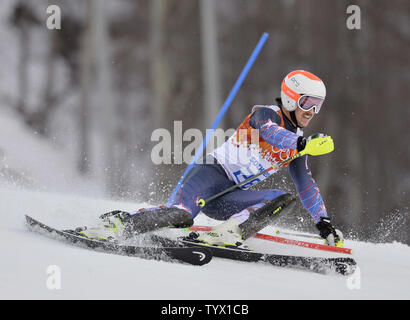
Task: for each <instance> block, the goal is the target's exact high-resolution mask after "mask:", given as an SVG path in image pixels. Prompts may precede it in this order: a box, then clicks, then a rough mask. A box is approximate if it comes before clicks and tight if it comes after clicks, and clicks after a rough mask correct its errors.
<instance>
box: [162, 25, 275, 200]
mask: <svg viewBox="0 0 410 320" xmlns="http://www.w3.org/2000/svg"><path fill="white" fill-rule="evenodd" d="M268 37H269V35H268V34H267V33H266V32H264V33H263V34H262V36H261V38H260V40H259V42H258V43H257V45H256V47H255V49H254V50H253V52H252V54H251V56H250V57H249V59H248V62H247V63H246V65H245V67H244V68H243V70H242V72H241V73H240V75H239V77H238V79H237V80H236V82H235V84H234V86H233V87H232V89H231V91H230V93H229V95H228V97H227V98H226V100H225V102H224V104H223V106H222V108H221V111H219V114H218V116H217V117H216V119H215V121H214V123H213V124H212V127H211V130H210V131H209V132H208V133H207V134H206V136H205V139H204V141H203V143H202V145H201V147H200V148H199V149H198V150H197V151H196V152H195V156H194V158H193V159H192V161H191V163H190V164H189V166H188V167H187V168H186V170H185V172H184V173H183V175H182V177H181V178H180V179H179V182H178V184H177V186H176V187H175V189H174V191H173V192H172V194H171V197H170V198H169V199H168V202H167V205H171V204H172V202H173V201H174V199H175V196H176V194H177V192H178V190H179V189H180V188H181V185H182V182H183V180H184V177H185V176H186V175H187V174H188V172H189V171H190V170H191V169H192V168H193V166H194V165H195V163H196V162H197V160H198V159H199V157H200V156H201V155H202V152H203V151H204V149H205V147H206V145H207V144H208V140H209V138H210V133H211V132H213V131H214V130H215V128H216V127H217V126H218V124H219V122H220V121H221V120H222V118H223V116H224V115H225V113H226V111H227V110H228V109H229V107H230V105H231V103H232V101H233V99H234V98H235V96H236V94H237V92H238V91H239V88H240V87H241V85H242V83H243V82H244V80H245V78H246V76H247V74H248V72H249V70H250V69H251V68H252V65H253V64H254V62H255V60H256V58H257V57H258V55H259V53H260V52H261V50H262V48H263V46H264V45H265V42H266V40H267V39H268Z"/></svg>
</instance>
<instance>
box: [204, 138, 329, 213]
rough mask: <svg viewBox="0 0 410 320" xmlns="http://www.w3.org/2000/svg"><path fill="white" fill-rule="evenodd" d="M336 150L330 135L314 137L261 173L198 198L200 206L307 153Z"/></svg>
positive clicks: (323, 152)
mask: <svg viewBox="0 0 410 320" xmlns="http://www.w3.org/2000/svg"><path fill="white" fill-rule="evenodd" d="M333 150H334V144H333V139H332V138H331V137H330V136H324V137H319V138H314V139H312V140H310V141H309V142H308V143H307V144H306V146H305V149H303V150H302V151H301V152H298V153H297V154H295V155H294V156H293V157H290V158H288V159H285V160H283V161H281V162H279V163H277V164H274V165H273V166H272V167H269V168H267V169H265V170H263V171H261V172H259V173H257V174H256V175H254V176H252V177H249V178H248V179H246V180H244V181H242V182H240V183H238V184H235V185H233V186H232V187H229V188H227V189H225V190H223V191H221V192H219V193H217V194H215V195H213V196H211V197H209V198H208V199H199V200H198V206H199V207H201V208H203V207H204V206H205V205H206V204H207V203H208V202H209V201H212V200H214V199H216V198H219V197H220V196H223V195H224V194H226V193H228V192H230V191H232V190H234V189H236V188H239V187H240V186H243V185H244V184H246V183H248V182H250V181H252V180H254V179H255V178H257V177H259V176H260V175H262V174H265V173H267V172H269V171H271V170H279V169H281V168H282V167H283V166H284V165H285V164H287V163H290V162H291V161H293V160H295V159H297V158H299V157H301V156H304V155H305V154H309V155H311V156H319V155H323V154H326V153H330V152H332V151H333Z"/></svg>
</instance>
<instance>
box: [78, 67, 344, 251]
mask: <svg viewBox="0 0 410 320" xmlns="http://www.w3.org/2000/svg"><path fill="white" fill-rule="evenodd" d="M325 96H326V87H325V85H324V83H323V81H322V80H321V79H320V78H319V77H317V76H315V75H314V74H312V73H310V72H307V71H304V70H295V71H292V72H290V73H289V74H288V75H286V77H285V78H284V79H283V81H282V85H281V97H280V98H277V99H276V101H277V105H266V106H262V105H256V106H254V107H253V109H252V112H251V113H250V114H249V115H248V116H247V117H246V118H245V120H244V121H243V122H242V123H241V124H240V126H239V127H238V129H237V130H236V132H235V133H234V134H233V135H232V136H231V137H230V138H229V139H228V140H227V141H226V142H225V143H224V144H223V145H222V146H220V147H219V148H217V149H215V150H214V151H213V152H212V153H210V154H208V155H206V157H205V159H204V160H205V163H202V164H195V166H194V167H193V168H192V170H191V171H190V172H189V173H188V174H187V176H186V177H184V179H183V182H182V185H181V188H180V190H179V192H178V194H177V196H176V200H175V201H174V203H173V204H172V205H170V206H159V207H155V208H147V209H140V210H138V211H135V212H130V213H128V212H123V211H113V212H109V213H106V214H104V215H102V216H101V217H100V218H101V221H100V223H99V225H97V226H96V227H92V228H84V229H82V230H77V231H78V232H79V233H80V234H81V235H82V236H84V237H88V238H92V239H112V238H114V239H118V238H119V237H121V236H122V237H124V236H125V237H130V236H132V235H135V234H141V233H145V232H148V231H153V230H156V229H159V228H164V227H171V226H172V227H189V226H192V225H193V223H194V218H195V217H196V216H197V214H198V213H199V212H200V211H202V212H203V213H204V214H206V215H207V216H209V217H211V218H212V219H216V220H222V221H224V222H223V223H221V224H219V225H217V226H215V227H213V228H212V230H211V231H210V232H208V233H204V234H203V235H200V236H199V238H198V239H199V240H201V241H203V242H206V243H209V244H212V245H221V246H240V245H242V244H243V241H244V240H246V239H248V238H249V237H251V236H252V235H254V234H255V233H257V232H258V231H260V230H261V229H263V228H264V227H266V226H267V225H269V224H270V223H271V222H272V220H273V219H274V218H275V217H277V216H278V214H284V213H286V212H289V211H290V210H292V209H293V207H294V206H295V202H296V197H295V196H293V195H291V194H289V193H285V192H284V191H282V190H276V189H266V190H261V191H255V190H248V189H249V188H250V187H251V186H253V185H255V184H257V183H259V182H261V181H262V180H264V179H266V178H267V177H269V176H270V175H271V174H272V173H274V172H275V171H268V172H266V173H265V174H263V175H259V176H258V177H257V178H255V179H254V180H252V181H250V182H248V183H246V184H244V185H242V186H241V188H237V189H235V190H233V191H231V192H228V193H226V194H224V195H222V196H220V197H219V198H216V199H214V200H212V201H210V202H208V203H206V205H205V206H204V207H202V208H201V207H200V206H199V203H198V202H199V200H200V199H206V198H209V197H210V196H213V195H215V194H218V193H219V192H221V191H223V190H225V189H227V188H229V187H231V186H233V185H235V184H239V183H240V182H242V181H244V180H246V179H247V178H249V177H251V176H253V175H255V172H256V173H258V172H261V171H262V170H265V169H267V168H269V167H271V166H272V164H277V163H279V162H281V161H282V160H284V159H287V158H289V157H292V156H294V155H296V154H297V153H298V152H301V151H302V150H303V149H304V148H305V146H306V143H307V142H309V141H311V140H313V139H316V138H318V137H323V136H324V135H322V134H316V135H312V136H310V137H308V138H307V139H306V138H304V137H303V132H302V130H301V129H302V128H305V127H306V126H308V125H309V123H310V121H311V120H312V118H313V117H314V115H315V114H317V113H319V111H320V109H321V107H322V105H323V102H324V99H325ZM255 134H258V136H257V137H258V138H257V139H256V141H255V139H253V138H252V137H254V136H255ZM307 159H308V157H307V155H304V156H301V157H299V158H296V159H295V160H293V161H292V162H290V164H288V166H289V173H290V176H291V177H292V179H293V181H294V183H295V186H296V190H297V192H298V194H299V198H300V200H301V202H302V204H303V206H304V207H305V209H306V210H307V211H308V212H309V214H310V215H311V217H312V219H313V221H314V223H315V224H316V227H317V229H318V231H319V234H320V236H321V237H322V238H323V239H325V243H326V244H328V245H331V246H343V235H342V233H341V232H340V231H339V230H338V229H335V227H334V226H333V225H332V224H331V222H330V219H329V217H328V215H327V212H326V208H325V204H324V202H323V199H322V197H321V195H320V192H319V188H318V186H317V184H316V182H315V180H314V179H313V178H312V175H311V172H310V170H309V168H308V162H307Z"/></svg>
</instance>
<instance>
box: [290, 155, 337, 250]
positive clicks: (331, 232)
mask: <svg viewBox="0 0 410 320" xmlns="http://www.w3.org/2000/svg"><path fill="white" fill-rule="evenodd" d="M307 159H308V156H307V155H305V156H302V157H300V158H297V159H295V160H293V161H292V162H291V163H290V165H289V173H290V175H291V177H292V179H293V182H294V183H295V186H296V190H297V192H298V193H299V197H300V201H301V202H302V204H303V206H304V207H305V209H306V210H307V211H308V212H309V214H310V215H311V216H312V218H313V220H314V222H315V224H316V227H317V229H318V230H319V234H320V236H321V237H322V238H323V239H326V242H327V243H328V244H330V245H335V246H343V235H342V233H341V232H340V230H337V229H335V228H334V226H333V225H332V224H331V223H330V218H329V217H328V215H327V211H326V207H325V204H324V201H323V198H322V196H321V194H320V191H319V187H318V186H317V184H316V182H315V180H314V179H313V177H312V173H311V171H310V169H309V167H308V163H307Z"/></svg>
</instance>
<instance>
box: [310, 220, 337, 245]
mask: <svg viewBox="0 0 410 320" xmlns="http://www.w3.org/2000/svg"><path fill="white" fill-rule="evenodd" d="M316 228H317V229H318V230H319V234H320V236H321V237H322V238H323V239H325V240H326V244H328V245H331V246H337V247H343V234H342V232H341V231H340V230H338V229H335V227H334V226H332V224H331V223H330V219H329V218H326V217H321V218H320V221H319V222H318V223H317V224H316Z"/></svg>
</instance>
